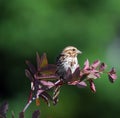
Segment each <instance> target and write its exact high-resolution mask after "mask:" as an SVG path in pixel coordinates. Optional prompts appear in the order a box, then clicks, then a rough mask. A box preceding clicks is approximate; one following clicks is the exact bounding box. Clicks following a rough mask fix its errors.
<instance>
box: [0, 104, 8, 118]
mask: <svg viewBox="0 0 120 118" xmlns="http://www.w3.org/2000/svg"><path fill="white" fill-rule="evenodd" d="M7 111H8V103H7V102H4V103H3V104H2V105H1V106H0V118H6V113H7Z"/></svg>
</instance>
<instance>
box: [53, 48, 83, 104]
mask: <svg viewBox="0 0 120 118" xmlns="http://www.w3.org/2000/svg"><path fill="white" fill-rule="evenodd" d="M81 53H82V52H81V51H80V50H78V49H77V48H76V47H74V46H68V47H66V48H64V49H63V50H62V52H61V53H60V55H59V56H58V57H57V60H56V65H57V69H56V74H57V75H58V76H59V78H60V80H61V81H63V82H66V73H67V71H68V69H70V70H71V73H72V74H73V73H74V72H75V70H76V69H77V68H78V67H79V64H78V59H77V55H78V54H81ZM60 87H61V85H59V86H56V87H55V89H54V92H53V101H54V104H56V103H57V102H58V95H59V93H60Z"/></svg>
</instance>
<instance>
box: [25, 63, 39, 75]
mask: <svg viewBox="0 0 120 118" xmlns="http://www.w3.org/2000/svg"><path fill="white" fill-rule="evenodd" d="M26 64H27V65H28V67H29V69H30V72H31V73H32V74H33V75H34V74H35V73H36V72H37V71H36V69H35V67H34V66H33V65H32V64H31V63H30V62H29V61H26Z"/></svg>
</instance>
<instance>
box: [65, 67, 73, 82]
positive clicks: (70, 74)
mask: <svg viewBox="0 0 120 118" xmlns="http://www.w3.org/2000/svg"><path fill="white" fill-rule="evenodd" d="M63 79H65V80H66V81H71V80H72V71H71V69H70V68H68V70H67V73H66V75H65V77H64V78H63Z"/></svg>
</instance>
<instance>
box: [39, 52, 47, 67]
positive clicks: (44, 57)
mask: <svg viewBox="0 0 120 118" xmlns="http://www.w3.org/2000/svg"><path fill="white" fill-rule="evenodd" d="M47 65H48V60H47V56H46V54H45V53H44V54H43V55H42V56H41V62H40V68H44V67H46V66H47Z"/></svg>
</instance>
